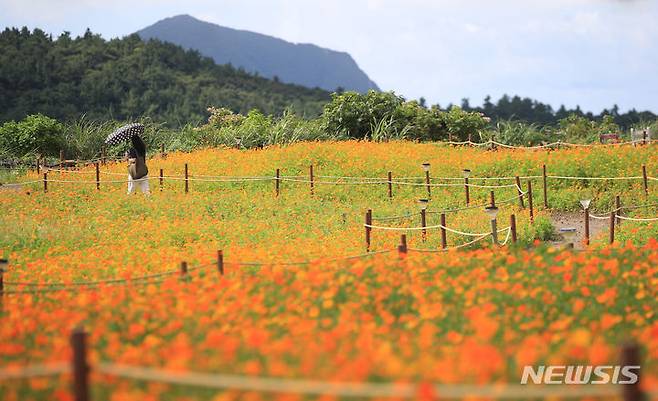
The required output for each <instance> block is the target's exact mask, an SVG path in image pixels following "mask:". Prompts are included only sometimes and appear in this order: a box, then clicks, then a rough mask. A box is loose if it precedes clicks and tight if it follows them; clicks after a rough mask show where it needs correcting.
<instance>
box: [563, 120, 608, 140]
mask: <svg viewBox="0 0 658 401" xmlns="http://www.w3.org/2000/svg"><path fill="white" fill-rule="evenodd" d="M559 128H560V129H561V130H562V132H563V135H564V137H565V140H567V141H568V142H582V143H591V142H598V141H599V138H600V135H603V134H614V133H619V132H620V128H619V126H618V125H617V124H616V123H615V121H614V118H613V117H612V116H609V115H605V116H603V117H602V118H601V121H598V122H597V121H591V120H589V119H587V118H585V117H581V116H578V115H576V114H571V115H570V116H569V117H567V118H563V119H562V120H560V122H559Z"/></svg>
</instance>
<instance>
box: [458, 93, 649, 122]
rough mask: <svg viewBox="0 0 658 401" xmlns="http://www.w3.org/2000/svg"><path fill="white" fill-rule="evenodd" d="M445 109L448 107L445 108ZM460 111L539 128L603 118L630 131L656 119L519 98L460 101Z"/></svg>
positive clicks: (632, 112) (633, 112) (646, 114)
mask: <svg viewBox="0 0 658 401" xmlns="http://www.w3.org/2000/svg"><path fill="white" fill-rule="evenodd" d="M447 108H448V109H450V108H451V106H448V107H447ZM461 108H462V109H463V110H466V111H475V112H480V113H483V114H485V115H486V116H488V117H490V118H491V119H492V120H493V121H500V120H517V121H524V122H527V123H532V124H538V125H540V126H547V125H556V124H558V123H559V121H560V120H563V119H565V118H567V117H569V116H570V115H576V116H578V117H584V118H587V119H589V120H595V121H601V120H602V119H603V118H604V117H605V116H610V117H612V118H613V120H614V122H615V123H616V124H617V125H619V126H620V127H622V128H629V127H631V126H632V125H634V124H638V123H641V122H652V121H655V120H656V118H658V116H656V114H654V113H652V112H650V111H637V110H635V109H631V110H629V111H627V112H626V113H620V112H619V107H618V106H617V105H614V106H612V107H611V108H610V109H609V110H607V109H606V110H603V111H601V113H599V114H594V113H592V112H584V111H582V110H581V109H580V107H576V108H575V109H567V108H566V107H564V105H562V106H560V108H559V109H557V110H554V109H553V108H552V107H551V105H550V104H545V103H541V102H538V101H536V100H532V99H530V98H527V97H526V98H521V97H520V96H512V97H510V96H508V95H504V96H502V97H501V98H500V99H499V100H498V101H497V102H496V103H493V102H492V101H491V97H489V96H487V97H486V98H485V99H484V102H483V105H482V106H475V107H474V106H471V105H470V103H469V100H468V99H463V100H462V103H461Z"/></svg>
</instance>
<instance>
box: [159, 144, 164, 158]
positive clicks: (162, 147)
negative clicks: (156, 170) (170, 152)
mask: <svg viewBox="0 0 658 401" xmlns="http://www.w3.org/2000/svg"><path fill="white" fill-rule="evenodd" d="M160 157H161V158H163V159H164V158H165V146H164V143H162V144H160Z"/></svg>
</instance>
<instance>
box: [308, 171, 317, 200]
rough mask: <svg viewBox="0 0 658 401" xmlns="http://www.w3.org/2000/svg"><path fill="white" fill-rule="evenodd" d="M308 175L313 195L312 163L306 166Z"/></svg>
mask: <svg viewBox="0 0 658 401" xmlns="http://www.w3.org/2000/svg"><path fill="white" fill-rule="evenodd" d="M308 176H309V181H310V182H311V195H313V187H314V184H315V176H314V175H313V165H312V164H311V165H310V166H308Z"/></svg>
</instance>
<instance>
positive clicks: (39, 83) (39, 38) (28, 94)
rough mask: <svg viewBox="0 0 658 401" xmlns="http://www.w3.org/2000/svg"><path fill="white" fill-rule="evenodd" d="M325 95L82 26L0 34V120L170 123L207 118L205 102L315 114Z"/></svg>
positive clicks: (163, 46)
mask: <svg viewBox="0 0 658 401" xmlns="http://www.w3.org/2000/svg"><path fill="white" fill-rule="evenodd" d="M329 99H330V96H329V93H328V92H326V91H323V90H320V89H308V88H305V87H302V86H297V85H289V84H283V83H280V82H277V81H276V80H268V79H265V78H262V77H257V76H254V75H251V74H247V73H246V72H244V71H241V70H239V69H236V68H233V67H231V66H228V65H224V66H220V65H216V64H215V63H214V62H213V61H212V59H210V58H206V57H202V56H201V55H200V54H199V53H198V52H195V51H185V50H183V49H182V48H180V47H178V46H175V45H173V44H169V43H163V42H159V41H148V42H144V41H142V40H141V39H140V38H139V36H137V35H131V36H127V37H124V38H122V39H112V40H109V41H106V40H104V39H103V38H101V37H100V36H99V35H95V34H92V33H91V32H90V31H89V30H87V32H86V33H85V34H84V35H83V36H80V37H77V38H71V36H70V35H69V34H68V33H64V34H62V35H60V36H59V37H58V38H56V39H53V38H52V36H50V35H48V34H46V33H45V32H43V31H42V30H39V29H35V30H34V31H32V32H30V31H29V30H28V29H27V28H23V29H20V30H19V29H5V30H4V31H3V32H2V33H0V121H7V120H18V119H21V118H23V117H25V116H26V115H29V114H34V113H43V114H45V115H48V116H51V117H54V118H57V119H60V120H69V119H76V118H79V116H80V115H82V114H86V116H87V117H88V118H92V119H116V120H125V119H128V118H130V117H139V116H148V117H150V118H152V119H153V120H155V121H161V122H168V123H169V124H171V125H172V126H178V125H183V124H185V123H188V122H192V121H201V120H205V119H206V118H207V112H206V109H207V107H208V106H209V105H222V106H224V107H228V108H230V109H232V110H235V111H236V112H242V113H246V112H248V111H249V110H251V109H254V108H257V109H259V110H262V111H263V112H264V113H267V114H281V113H282V112H283V110H284V109H286V108H290V107H291V108H292V109H293V110H294V111H296V112H297V113H299V114H301V115H306V116H317V115H319V114H320V112H321V110H322V105H323V104H324V103H326V102H327V101H329Z"/></svg>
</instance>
